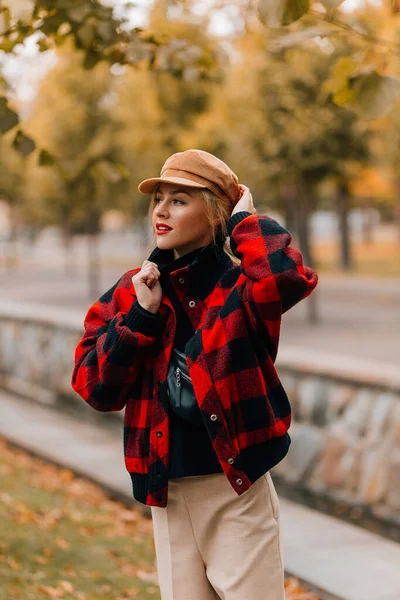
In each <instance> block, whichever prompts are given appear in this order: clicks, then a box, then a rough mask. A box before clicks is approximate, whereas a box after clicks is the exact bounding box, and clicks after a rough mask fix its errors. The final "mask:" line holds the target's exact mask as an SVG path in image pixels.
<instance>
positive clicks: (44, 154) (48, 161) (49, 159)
mask: <svg viewBox="0 0 400 600" xmlns="http://www.w3.org/2000/svg"><path fill="white" fill-rule="evenodd" d="M38 163H39V165H41V166H42V167H48V166H51V165H54V163H55V159H54V157H53V155H52V154H50V152H48V151H47V150H41V151H40V154H39V159H38Z"/></svg>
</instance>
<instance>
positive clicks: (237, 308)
mask: <svg viewBox="0 0 400 600" xmlns="http://www.w3.org/2000/svg"><path fill="white" fill-rule="evenodd" d="M139 190H140V191H141V192H143V193H149V194H152V196H151V201H150V207H149V215H150V218H151V223H152V227H153V231H154V232H155V233H156V236H157V237H156V241H157V245H156V247H155V248H154V250H153V251H152V252H151V254H150V255H149V257H148V260H145V261H144V262H143V264H142V266H141V267H140V268H137V269H134V270H132V271H128V272H127V273H125V274H124V275H123V276H122V277H121V279H120V280H119V281H118V282H117V283H116V284H115V285H114V286H113V287H112V288H111V289H110V290H108V291H107V292H106V293H105V294H104V295H103V296H102V297H101V298H100V299H99V300H98V301H97V302H96V303H95V304H94V305H93V306H92V307H91V308H90V309H89V311H88V313H87V315H86V318H85V322H84V327H85V331H84V335H83V337H82V339H81V340H80V342H79V343H78V346H77V348H76V353H75V367H74V371H73V375H72V386H73V388H74V390H75V391H76V392H77V393H78V394H80V395H81V396H82V398H83V399H84V400H86V401H87V402H88V403H89V404H90V405H91V406H92V407H93V408H95V409H96V410H99V411H115V410H121V409H122V408H124V407H126V410H125V427H124V451H125V464H126V468H127V470H128V472H129V473H130V476H131V479H132V487H133V496H134V497H135V498H136V499H137V500H138V501H139V502H142V503H143V504H147V505H149V506H151V511H152V517H153V526H154V539H155V548H156V555H157V568H158V575H159V582H160V589H161V595H162V598H163V600H191V599H193V600H211V599H217V598H222V599H224V600H284V597H285V593H284V573H283V564H282V549H281V544H280V529H279V501H278V497H277V495H276V491H275V488H274V485H273V482H272V479H271V476H270V473H269V470H270V469H271V468H272V467H273V466H275V465H276V464H277V463H278V462H280V461H281V460H282V459H283V458H284V456H285V455H286V453H287V451H288V449H289V445H290V437H289V434H288V433H287V430H288V428H289V426H290V420H291V413H290V405H289V402H288V398H287V396H286V393H285V391H284V389H283V387H282V384H281V382H280V380H279V377H278V374H277V372H276V369H275V366H274V361H275V358H276V354H277V349H278V339H279V328H280V323H281V316H282V314H283V313H284V312H285V311H286V310H288V309H289V308H290V307H291V306H293V305H294V304H296V303H297V302H299V301H300V300H301V299H303V298H305V297H306V296H308V295H309V294H310V293H311V291H312V290H313V289H314V288H315V286H316V285H317V280H318V278H317V274H316V273H315V272H314V271H313V270H312V269H310V268H307V267H305V266H303V263H302V258H301V255H300V253H299V252H298V251H297V250H296V249H294V248H291V247H289V244H290V242H291V235H290V234H289V232H287V231H286V230H285V229H284V228H283V227H281V226H280V225H279V224H278V223H277V222H276V221H274V220H273V219H271V218H270V217H268V216H266V215H257V214H256V210H255V208H254V205H253V200H252V196H251V193H250V190H249V188H247V187H246V186H244V185H240V184H239V183H238V178H237V176H236V175H235V174H234V173H233V171H232V170H231V169H230V168H229V167H228V166H227V165H226V164H225V163H224V162H222V161H221V160H219V159H218V158H217V157H216V156H213V155H212V154H209V153H208V152H204V151H202V150H196V149H191V150H187V151H185V152H179V153H176V154H173V155H172V156H170V157H169V158H168V160H167V161H166V163H165V164H164V166H163V168H162V170H161V175H160V177H156V178H153V179H147V180H144V181H142V183H141V184H140V185H139ZM227 236H229V246H230V251H231V253H232V254H231V255H230V253H229V252H226V251H225V250H228V246H227V242H226V238H227ZM232 258H233V260H232Z"/></svg>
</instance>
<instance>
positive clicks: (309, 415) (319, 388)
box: [297, 377, 324, 423]
mask: <svg viewBox="0 0 400 600" xmlns="http://www.w3.org/2000/svg"><path fill="white" fill-rule="evenodd" d="M297 392H298V407H297V420H299V421H302V422H304V423H312V422H313V418H314V415H315V407H316V405H317V402H318V399H319V398H321V396H323V394H324V389H323V383H322V380H321V379H320V378H319V377H305V378H304V379H303V380H301V381H300V382H299V384H298V388H297Z"/></svg>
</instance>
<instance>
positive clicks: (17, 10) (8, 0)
mask: <svg viewBox="0 0 400 600" xmlns="http://www.w3.org/2000/svg"><path fill="white" fill-rule="evenodd" d="M2 4H4V5H5V6H7V7H8V8H9V10H10V12H11V16H12V17H13V18H14V19H17V20H18V21H20V22H21V23H25V24H28V23H30V21H31V19H32V15H33V9H34V7H35V3H34V1H33V0H3V2H2Z"/></svg>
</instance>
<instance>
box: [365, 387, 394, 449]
mask: <svg viewBox="0 0 400 600" xmlns="http://www.w3.org/2000/svg"><path fill="white" fill-rule="evenodd" d="M398 403H399V402H397V398H396V396H395V394H392V393H390V392H385V393H379V394H377V395H376V397H375V399H374V401H373V403H372V407H371V413H370V416H369V421H368V425H367V432H366V438H367V441H368V442H369V443H379V442H380V441H381V440H382V439H383V438H384V437H385V436H386V435H387V433H388V430H389V429H390V428H391V426H392V425H393V426H394V425H395V423H394V421H393V416H394V409H395V406H396V404H398Z"/></svg>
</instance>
